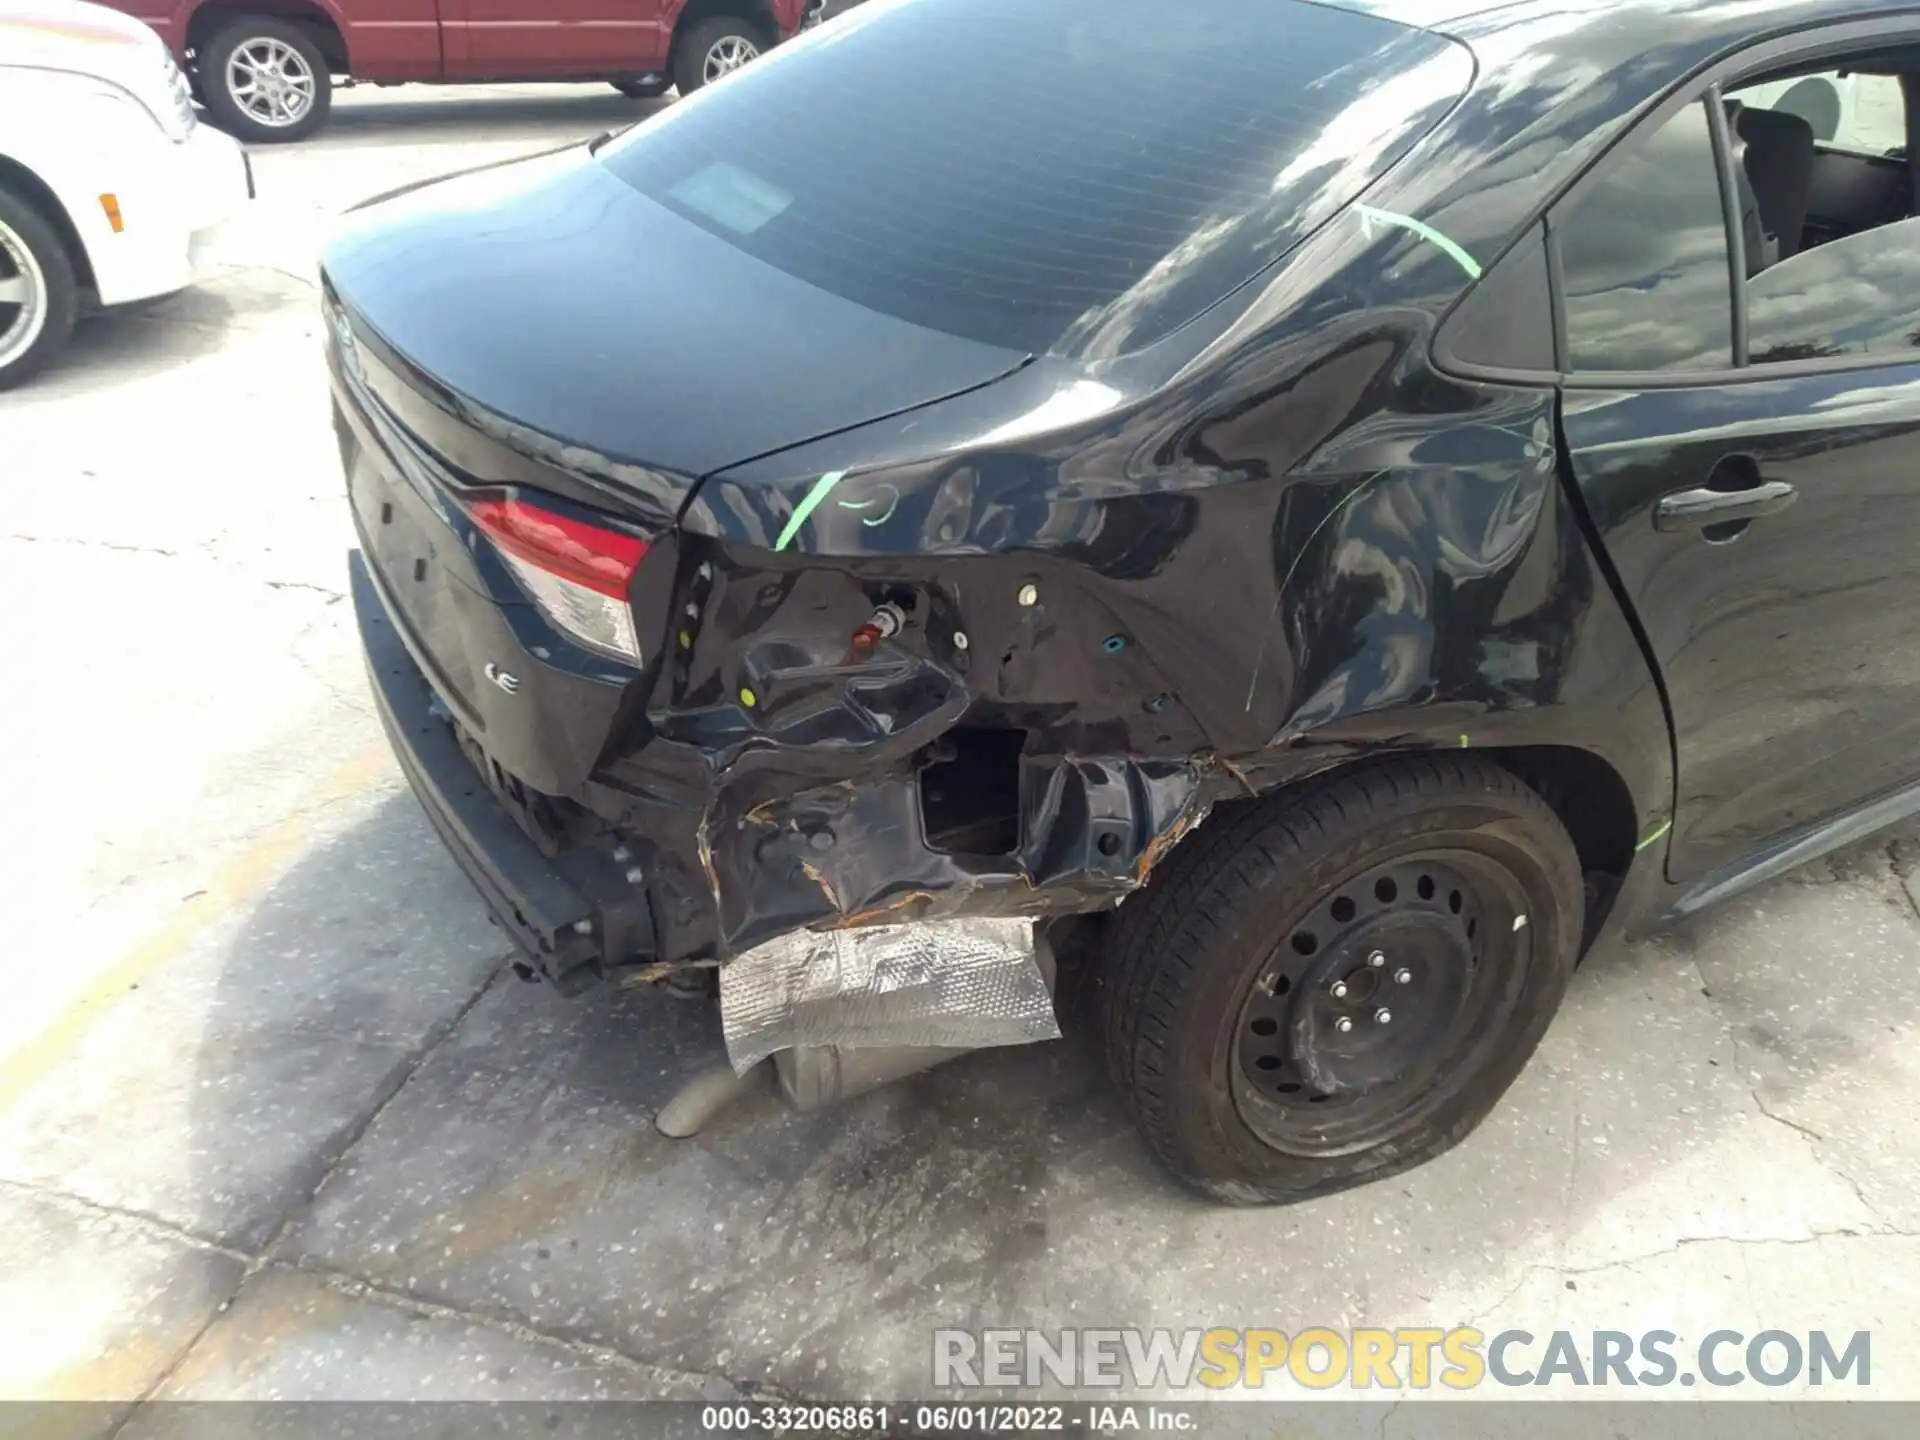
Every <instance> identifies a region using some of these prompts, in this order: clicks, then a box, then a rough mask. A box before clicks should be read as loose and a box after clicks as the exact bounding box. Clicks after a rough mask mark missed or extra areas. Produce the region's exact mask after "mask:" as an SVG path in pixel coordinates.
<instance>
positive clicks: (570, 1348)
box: [0, 977, 826, 1435]
mask: <svg viewBox="0 0 1920 1440" xmlns="http://www.w3.org/2000/svg"><path fill="white" fill-rule="evenodd" d="M495 978H497V977H489V980H488V986H483V987H482V990H481V993H482V995H484V993H485V991H486V989H487V988H488V987H490V986H491V984H492V983H493V980H494V979H495ZM368 1128H370V1124H369V1127H368ZM0 1190H13V1191H17V1192H19V1193H21V1194H25V1195H30V1196H33V1197H35V1198H37V1199H41V1200H44V1201H47V1202H49V1203H52V1204H56V1205H59V1206H60V1207H62V1208H63V1209H67V1210H70V1211H77V1212H80V1213H83V1214H90V1215H97V1216H102V1217H105V1218H108V1219H111V1220H114V1221H117V1222H120V1223H123V1224H126V1225H127V1226H128V1227H129V1228H133V1229H139V1230H145V1231H148V1232H151V1233H153V1234H155V1235H159V1236H161V1237H163V1238H165V1239H168V1240H172V1241H174V1242H175V1243H177V1244H180V1245H182V1246H186V1247H188V1248H193V1249H199V1250H205V1251H209V1252H211V1253H213V1254H217V1255H223V1256H225V1257H226V1258H228V1259H230V1260H237V1261H239V1262H240V1263H241V1264H242V1265H244V1266H245V1267H246V1273H245V1274H244V1275H243V1276H242V1277H241V1283H240V1285H239V1286H236V1287H235V1288H234V1291H233V1293H232V1294H230V1295H228V1296H227V1297H226V1298H225V1299H223V1300H222V1301H221V1302H220V1303H219V1304H218V1305H217V1306H215V1307H214V1308H213V1310H212V1311H211V1313H210V1314H209V1315H208V1318H207V1323H206V1324H204V1325H202V1326H201V1327H200V1328H199V1330H197V1331H196V1332H195V1333H194V1335H193V1337H192V1338H191V1339H190V1340H188V1341H187V1342H186V1343H185V1344H184V1346H183V1347H182V1348H181V1351H180V1353H179V1354H178V1355H176V1356H175V1357H174V1359H173V1362H172V1363H171V1364H169V1365H168V1366H167V1369H166V1373H165V1374H164V1375H163V1376H161V1378H160V1379H159V1380H156V1381H155V1382H154V1384H153V1385H152V1386H149V1387H148V1389H147V1391H146V1392H145V1393H143V1394H142V1395H141V1397H140V1398H139V1399H138V1400H136V1401H134V1402H132V1405H131V1407H130V1411H129V1414H128V1416H127V1417H125V1418H126V1419H131V1418H132V1412H133V1411H137V1409H138V1408H139V1406H141V1405H143V1404H145V1403H147V1402H148V1401H149V1400H150V1399H151V1398H152V1396H153V1395H154V1393H155V1392H156V1391H157V1390H158V1389H159V1387H160V1386H161V1385H162V1384H164V1383H165V1381H166V1380H167V1379H168V1378H170V1377H171V1376H172V1375H174V1374H176V1373H177V1372H178V1371H179V1369H180V1367H181V1365H183V1364H184V1363H185V1362H186V1360H187V1359H188V1358H189V1357H190V1356H191V1355H192V1353H193V1351H194V1349H195V1348H196V1347H197V1346H198V1345H199V1343H200V1341H201V1339H202V1338H204V1336H205V1334H206V1332H207V1331H208V1330H209V1329H211V1328H212V1325H213V1322H214V1321H216V1320H218V1319H219V1317H220V1316H222V1315H224V1314H226V1313H227V1312H228V1311H229V1310H231V1309H232V1308H233V1304H234V1301H235V1300H237V1299H238V1298H239V1294H240V1290H241V1288H243V1287H244V1285H245V1284H246V1282H247V1281H248V1280H251V1279H253V1278H255V1277H256V1276H258V1275H260V1274H263V1273H265V1272H267V1271H274V1272H278V1273H281V1274H292V1275H308V1276H312V1277H313V1278H315V1279H317V1280H319V1281H320V1282H321V1283H323V1284H324V1285H326V1287H327V1288H328V1289H330V1290H333V1291H335V1292H336V1293H338V1294H342V1295H346V1296H348V1297H349V1298H352V1299H356V1300H360V1301H362V1302H364V1303H367V1304H374V1305H380V1306H383V1307H385V1308H387V1309H390V1310H399V1311H402V1312H403V1313H405V1314H409V1315H415V1316H418V1317H420V1318H422V1319H429V1320H443V1321H449V1322H452V1323H456V1324H464V1325H472V1326H475V1327H477V1328H480V1329H483V1330H490V1331H492V1332H494V1333H496V1334H501V1335H507V1336H510V1337H511V1338H513V1339H515V1340H518V1341H520V1342H522V1343H523V1344H535V1345H539V1346H542V1347H544V1348H547V1349H557V1350H561V1351H564V1352H566V1353H567V1354H569V1355H575V1356H579V1357H581V1358H583V1359H588V1360H592V1361H593V1362H594V1363H596V1364H599V1365H604V1366H607V1367H609V1368H612V1369H618V1370H622V1371H626V1372H628V1373H631V1374H641V1375H645V1376H648V1377H650V1378H658V1379H661V1380H665V1381H677V1382H681V1383H693V1384H698V1383H700V1382H704V1381H714V1380H717V1381H719V1382H720V1383H721V1384H724V1385H727V1386H730V1387H731V1388H732V1389H733V1390H734V1391H736V1392H737V1393H738V1394H740V1395H741V1396H743V1397H748V1396H750V1397H753V1398H755V1399H769V1400H776V1401H792V1400H804V1399H807V1398H809V1397H808V1396H806V1395H801V1394H790V1393H788V1392H787V1391H785V1390H783V1389H781V1388H780V1387H779V1386H776V1385H772V1384H769V1383H768V1382H766V1381H764V1380H753V1379H747V1378H744V1377H740V1376H735V1375H728V1374H726V1373H725V1372H724V1371H719V1370H689V1369H686V1368H685V1367H683V1366H678V1365H667V1364H663V1363H661V1362H659V1361H657V1360H649V1359H646V1358H645V1357H643V1356H639V1355H633V1354H629V1353H628V1352H627V1351H625V1350H621V1349H619V1348H617V1347H615V1346H609V1345H601V1344H595V1343H594V1342H592V1341H588V1340H578V1339H574V1338H571V1337H569V1336H566V1335H557V1334H555V1333H553V1332H552V1331H550V1330H544V1329H542V1328H541V1327H540V1326H538V1325H536V1324H534V1323H533V1321H532V1320H531V1319H530V1318H529V1317H526V1316H523V1315H521V1314H520V1313H519V1312H517V1311H514V1310H512V1309H510V1308H508V1307H504V1306H501V1307H492V1308H482V1307H471V1306H465V1305H454V1304H448V1303H447V1302H445V1301H441V1300H429V1299H427V1298H426V1297H425V1296H422V1295H416V1294H415V1293H413V1292H412V1291H411V1290H408V1289H405V1288H404V1287H397V1286H392V1285H388V1284H384V1283H382V1282H380V1281H376V1280H370V1279H368V1278H367V1277H366V1276H364V1275H360V1274H358V1273H356V1272H354V1271H351V1270H342V1269H339V1268H338V1267H335V1266H332V1265H328V1264H327V1263H325V1262H324V1261H321V1260H317V1259H312V1258H308V1259H305V1260H287V1259H281V1258H276V1257H274V1256H272V1255H270V1254H269V1253H267V1251H266V1250H264V1249H263V1250H262V1251H260V1252H259V1253H253V1252H249V1251H246V1250H240V1249H235V1248H234V1247H232V1246H230V1245H224V1244H222V1243H221V1242H219V1241H218V1240H214V1239H212V1238H210V1237H208V1236H205V1235H202V1234H199V1233H198V1232H196V1231H193V1230H190V1229H186V1228H184V1227H182V1226H179V1225H176V1224H174V1223H172V1222H171V1221H168V1220H164V1219H162V1218H161V1217H159V1216H157V1215H152V1214H149V1213H147V1212H146V1211H143V1210H136V1209H130V1208H128V1207H126V1206H120V1205H109V1204H107V1203H105V1202H103V1201H99V1200H93V1199H89V1198H88V1197H87V1196H84V1195H75V1194H72V1193H71V1192H69V1191H65V1190H59V1189H53V1188H49V1187H46V1186H41V1185H31V1184H26V1183H23V1182H20V1181H15V1180H0ZM314 1193H315V1194H318V1188H317V1187H316V1189H315V1192H314ZM310 1203H311V1197H309V1199H308V1200H307V1201H302V1202H297V1203H296V1204H295V1205H293V1206H290V1207H288V1208H289V1211H290V1212H293V1211H298V1210H300V1209H302V1208H304V1206H305V1205H307V1204H310ZM272 1243H273V1242H271V1241H270V1242H269V1245H271V1244H272ZM812 1398H826V1397H812ZM124 1423H125V1420H123V1421H122V1422H121V1424H122V1425H123V1424H124ZM119 1429H120V1426H119V1425H116V1426H115V1427H114V1428H113V1429H112V1430H110V1431H109V1432H108V1433H109V1434H110V1435H111V1434H116V1433H118V1431H119Z"/></svg>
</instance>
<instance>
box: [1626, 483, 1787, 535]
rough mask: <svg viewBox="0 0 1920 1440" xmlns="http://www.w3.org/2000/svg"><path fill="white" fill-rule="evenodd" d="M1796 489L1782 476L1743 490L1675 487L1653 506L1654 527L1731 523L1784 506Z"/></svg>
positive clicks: (1775, 510) (1776, 510)
mask: <svg viewBox="0 0 1920 1440" xmlns="http://www.w3.org/2000/svg"><path fill="white" fill-rule="evenodd" d="M1799 498H1800V492H1799V491H1798V490H1796V489H1794V487H1793V486H1791V485H1789V484H1787V482H1786V481H1784V480H1763V481H1761V482H1760V483H1759V484H1757V485H1749V486H1748V487H1747V488H1746V489H1744V490H1708V489H1700V490H1676V491H1674V492H1673V494H1671V495H1662V496H1661V497H1660V503H1659V504H1658V505H1656V506H1655V507H1654V511H1653V528H1654V529H1656V530H1690V529H1693V528H1695V527H1698V526H1702V525H1734V524H1738V523H1739V522H1741V521H1742V520H1758V519H1759V518H1760V517H1761V516H1762V515H1772V514H1775V513H1776V512H1778V511H1781V510H1784V509H1786V508H1787V507H1788V506H1789V505H1791V504H1793V502H1794V501H1796V500H1798V499H1799Z"/></svg>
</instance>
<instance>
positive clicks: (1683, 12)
mask: <svg viewBox="0 0 1920 1440" xmlns="http://www.w3.org/2000/svg"><path fill="white" fill-rule="evenodd" d="M1309 3H1313V4H1323V5H1329V6H1332V7H1334V8H1336V9H1340V10H1351V11H1354V12H1356V13H1358V14H1362V15H1373V16H1377V17H1379V18H1380V19H1383V20H1392V21H1394V22H1396V23H1398V24H1401V25H1409V26H1413V27H1415V28H1418V29H1422V30H1433V31H1437V32H1439V33H1441V34H1446V33H1448V32H1450V31H1451V30H1453V29H1455V28H1456V27H1459V26H1462V25H1463V24H1465V23H1466V22H1469V21H1471V22H1473V24H1472V27H1471V28H1473V29H1476V30H1479V29H1484V28H1488V27H1489V26H1491V28H1500V27H1501V26H1503V25H1505V24H1508V23H1520V22H1524V21H1527V20H1531V19H1533V18H1535V17H1537V16H1540V15H1545V14H1556V13H1558V14H1565V13H1567V12H1570V11H1580V10H1587V9H1589V7H1588V6H1586V5H1581V4H1571V5H1570V4H1568V3H1566V0H1309ZM1591 8H1592V13H1593V14H1594V18H1595V20H1596V21H1599V20H1601V17H1602V16H1603V15H1604V17H1605V19H1604V22H1603V23H1605V24H1607V25H1609V26H1620V25H1627V26H1638V27H1641V28H1643V29H1644V30H1645V31H1646V33H1647V36H1648V39H1649V40H1650V41H1651V40H1653V39H1655V38H1657V37H1658V35H1659V34H1660V32H1661V31H1662V29H1664V28H1670V27H1674V26H1687V27H1691V26H1695V25H1698V26H1700V27H1702V28H1705V29H1709V30H1715V31H1719V30H1727V31H1734V32H1759V31H1763V30H1766V29H1769V28H1771V25H1772V24H1773V23H1775V22H1787V23H1791V24H1805V23H1808V22H1818V21H1820V20H1827V19H1832V20H1839V19H1848V18H1864V16H1865V15H1866V14H1867V13H1878V14H1886V13H1896V14H1897V13H1900V12H1902V11H1912V10H1916V9H1920V0H1887V3H1883V4H1876V5H1873V6H1871V7H1867V6H1863V5H1861V3H1860V0H1734V3H1730V0H1617V3H1611V4H1607V5H1605V6H1595V7H1591Z"/></svg>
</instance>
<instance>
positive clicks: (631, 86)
mask: <svg viewBox="0 0 1920 1440" xmlns="http://www.w3.org/2000/svg"><path fill="white" fill-rule="evenodd" d="M612 83H613V88H614V89H616V90H618V91H619V92H620V93H621V94H622V95H624V96H626V97H627V98H628V99H629V100H654V99H658V98H659V97H660V96H662V95H664V94H666V93H667V87H666V85H665V84H664V83H663V82H661V81H658V80H646V81H642V80H615V81H613V82H612Z"/></svg>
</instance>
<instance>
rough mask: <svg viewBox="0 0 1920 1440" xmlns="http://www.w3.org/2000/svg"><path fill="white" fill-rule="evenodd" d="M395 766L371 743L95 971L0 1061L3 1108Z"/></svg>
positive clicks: (255, 896) (242, 903) (273, 876)
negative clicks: (327, 812)
mask: <svg viewBox="0 0 1920 1440" xmlns="http://www.w3.org/2000/svg"><path fill="white" fill-rule="evenodd" d="M391 765H392V761H391V759H390V758H389V756H388V753H387V749H386V747H385V746H384V745H369V746H368V747H367V748H366V749H364V750H362V751H360V752H359V753H358V754H356V755H354V756H353V757H352V758H351V759H349V760H347V761H345V762H343V763H342V764H340V765H339V766H337V767H335V768H334V769H333V770H332V771H330V772H329V773H328V774H327V775H326V776H325V777H324V778H323V779H322V780H321V781H320V782H319V784H317V785H315V786H314V788H313V789H312V790H310V791H308V792H307V794H306V795H305V796H304V797H303V798H302V799H301V800H300V801H299V803H297V804H296V805H295V806H294V813H293V814H291V815H289V816H288V817H287V818H286V819H284V820H282V821H281V822H280V823H279V824H277V825H275V826H274V827H273V828H272V829H270V830H268V831H266V832H265V833H264V834H262V835H259V836H257V837H255V839H254V840H253V842H252V843H251V844H249V845H248V846H247V847H246V848H245V849H244V850H242V851H240V853H238V854H237V855H235V856H233V857H232V858H231V859H229V860H227V861H226V862H225V863H224V864H222V865H221V866H220V868H219V869H218V870H216V871H215V872H214V873H213V876H212V878H210V879H209V880H208V881H207V883H206V887H205V889H204V891H203V892H202V893H201V894H200V895H198V896H196V897H195V898H194V899H193V900H192V901H191V902H189V903H187V904H185V905H182V906H181V907H180V908H179V909H178V910H177V911H175V913H174V914H173V916H172V918H170V919H169V920H167V921H166V922H165V923H164V924H163V925H161V926H160V927H159V928H158V929H157V930H154V931H153V932H152V933H151V934H149V935H147V936H146V938H144V939H143V940H141V941H139V942H138V943H137V944H135V945H134V946H133V947H132V948H131V949H130V950H128V951H127V952H126V953H125V954H124V955H122V956H121V957H120V958H119V959H118V960H117V961H115V962H114V963H113V964H112V965H111V966H109V967H108V968H107V969H106V970H104V971H103V972H101V973H100V974H99V975H97V976H95V977H94V979H93V982H92V983H91V984H90V985H88V986H87V987H86V989H84V990H82V991H81V992H80V993H79V994H78V995H76V996H74V997H73V999H72V1000H70V1001H68V1002H67V1005H66V1007H65V1008H64V1009H63V1010H62V1011H61V1012H60V1013H59V1015H57V1016H55V1017H54V1019H53V1020H52V1021H51V1022H50V1023H49V1024H48V1025H47V1027H46V1028H45V1029H43V1030H42V1031H41V1032H40V1033H39V1034H38V1035H36V1036H34V1037H33V1038H32V1039H31V1040H29V1041H27V1042H26V1043H25V1044H23V1045H21V1046H19V1047H18V1048H16V1049H15V1050H13V1051H12V1052H10V1053H9V1054H8V1055H7V1056H6V1057H5V1058H4V1059H0V1110H5V1109H7V1108H9V1107H10V1106H11V1105H12V1104H13V1103H14V1102H15V1101H16V1100H18V1099H19V1098H20V1097H21V1096H22V1095H24V1094H26V1093H27V1092H28V1091H29V1090H31V1089H32V1088H33V1087H34V1086H36V1085H38V1084H39V1083H40V1082H41V1081H42V1080H44V1079H46V1077H47V1076H48V1075H49V1074H51V1073H52V1072H53V1070H54V1068H55V1067H56V1066H58V1065H59V1064H60V1062H61V1061H62V1060H64V1059H66V1058H67V1056H68V1055H69V1054H71V1053H72V1051H73V1049H74V1047H75V1046H76V1045H77V1044H78V1043H79V1042H80V1039H81V1037H83V1036H84V1035H85V1034H86V1032H87V1031H88V1030H89V1029H90V1028H91V1027H92V1026H94V1025H95V1024H97V1023H98V1022H99V1021H100V1020H101V1019H103V1018H104V1017H105V1016H106V1015H108V1014H110V1013H111V1012H112V1010H113V1008H114V1007H115V1006H116V1005H118V1004H120V1002H121V1001H123V1000H125V999H126V998H127V996H128V995H130V994H131V993H133V988H134V986H136V985H138V984H139V983H140V982H141V981H143V980H145V979H146V978H147V977H148V976H150V975H154V974H157V973H158V972H159V971H160V970H162V969H164V968H165V967H166V966H167V965H169V964H171V963H172V962H173V961H174V960H176V959H178V958H179V957H180V956H181V955H182V954H184V953H185V952H186V950H187V949H188V947H190V946H191V945H192V944H193V942H194V941H196V940H198V939H199V938H200V937H201V936H202V935H203V934H205V933H206V932H207V931H208V930H210V929H212V928H213V927H214V926H215V925H218V924H219V923H220V922H221V921H223V920H225V919H227V918H228V917H229V916H230V915H232V914H233V913H234V912H235V911H237V910H240V909H241V908H243V907H245V906H247V905H250V904H251V903H253V901H255V900H256V899H258V898H259V896H260V893H261V892H262V891H263V890H265V889H266V887H267V886H268V885H270V884H271V883H272V882H273V881H274V880H276V879H277V878H278V877H279V875H280V873H281V872H282V871H283V870H285V869H286V867H287V866H288V865H289V864H290V863H291V862H292V861H294V860H295V859H297V858H298V857H299V855H300V853H301V852H302V851H303V850H304V849H305V848H306V847H307V845H308V843H309V842H310V841H311V840H312V838H313V832H314V831H315V829H317V828H318V827H319V825H320V823H321V820H322V819H323V811H324V809H325V807H326V806H328V805H330V804H333V803H334V802H336V801H340V800H345V799H347V798H349V797H350V796H353V795H357V794H359V793H360V792H361V791H363V790H365V789H366V788H367V786H368V785H369V784H370V783H372V782H373V781H374V780H376V779H378V778H379V777H380V776H381V774H383V773H384V772H386V771H387V770H388V769H389V768H390V767H391Z"/></svg>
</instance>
